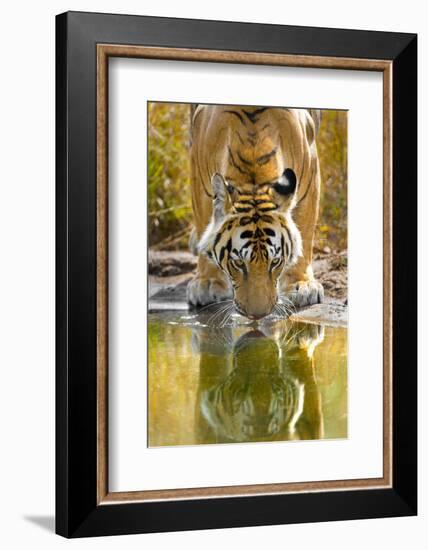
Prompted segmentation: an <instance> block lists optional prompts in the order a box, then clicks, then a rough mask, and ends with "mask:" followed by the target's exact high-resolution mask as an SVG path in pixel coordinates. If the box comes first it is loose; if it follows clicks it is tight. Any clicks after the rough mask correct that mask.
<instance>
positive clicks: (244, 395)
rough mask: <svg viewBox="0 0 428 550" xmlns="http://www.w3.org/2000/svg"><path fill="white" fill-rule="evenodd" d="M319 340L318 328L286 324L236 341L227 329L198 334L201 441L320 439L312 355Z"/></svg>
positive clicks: (318, 395) (320, 335)
mask: <svg viewBox="0 0 428 550" xmlns="http://www.w3.org/2000/svg"><path fill="white" fill-rule="evenodd" d="M323 337H324V332H323V328H322V327H320V326H318V325H306V324H297V323H290V322H287V321H283V322H281V323H279V324H277V325H275V329H274V331H273V333H272V334H269V331H267V330H266V329H264V331H263V332H262V331H261V330H250V331H247V332H246V333H245V334H243V335H241V336H240V337H239V338H238V339H237V340H236V341H235V342H234V343H232V333H231V331H230V329H218V330H217V332H216V334H215V335H213V329H210V330H209V332H207V333H204V332H199V333H198V346H199V353H200V378H199V391H198V399H197V404H196V409H197V410H196V418H197V430H198V439H199V442H200V443H239V442H241V443H242V442H256V441H287V440H298V439H300V440H305V439H322V438H323V433H324V430H323V417H322V407H321V396H320V392H319V390H318V387H317V383H316V377H315V372H314V360H313V352H314V350H315V348H316V346H317V345H318V344H319V343H320V342H321V341H322V340H323ZM228 348H229V353H230V349H231V348H232V354H231V360H230V361H229V362H228V361H226V360H225V359H226V357H225V355H227V354H228Z"/></svg>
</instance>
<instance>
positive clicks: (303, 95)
mask: <svg viewBox="0 0 428 550" xmlns="http://www.w3.org/2000/svg"><path fill="white" fill-rule="evenodd" d="M171 82H173V83H174V85H173V86H172V87H171V86H170V83H171ZM109 85H110V96H109V105H110V111H109V136H110V137H109V145H110V147H109V173H110V179H109V193H110V199H111V200H110V201H109V209H110V210H109V235H110V244H109V262H110V265H109V274H110V277H109V283H110V287H109V288H110V296H109V303H110V315H109V318H110V328H109V357H110V361H109V394H110V400H109V427H110V432H109V442H110V444H109V448H110V457H109V479H110V483H109V487H110V490H111V491H135V490H147V489H171V488H185V487H210V486H220V487H221V486H224V485H249V484H252V483H282V482H283V483H285V482H297V481H324V480H334V479H357V478H360V479H364V478H373V477H382V472H383V468H382V460H383V458H382V446H383V439H382V437H383V434H382V397H383V388H382V319H383V313H382V305H383V299H382V296H383V294H382V259H383V257H382V253H381V251H382V238H383V225H382V220H383V210H382V198H383V195H382V183H383V170H382V160H383V154H382V145H383V117H382V101H383V87H382V85H383V83H382V74H381V73H378V72H364V71H338V70H325V69H319V70H315V69H302V68H291V67H289V68H284V67H242V66H241V67H239V66H238V67H237V66H236V65H228V64H227V65H226V64H213V63H205V64H203V63H198V64H195V63H191V62H188V63H183V62H181V61H178V62H177V61H176V62H174V61H154V60H142V59H113V60H112V61H110V70H109ZM148 99H156V100H158V101H167V100H175V101H179V102H183V101H186V100H187V101H192V100H193V101H199V102H201V103H220V104H221V103H227V102H230V103H232V104H237V103H238V104H239V103H243V104H247V105H248V104H250V105H281V104H282V105H286V106H288V107H293V106H294V107H302V106H308V107H315V108H330V109H331V108H338V109H347V110H348V151H349V153H348V167H349V170H348V220H349V231H348V248H349V303H350V304H351V307H350V311H349V328H350V330H349V353H348V383H349V393H348V419H349V422H348V430H349V433H348V438H346V439H342V440H336V441H305V442H301V441H296V442H293V443H290V442H282V443H275V444H272V443H257V444H253V445H248V444H237V445H199V446H196V447H175V448H157V449H153V448H151V449H149V448H147V433H146V432H147V430H146V427H147V412H146V411H147V403H146V395H147V368H146V365H147V342H146V334H145V329H146V319H145V314H146V311H147V292H146V275H147V260H146V253H147V248H146V242H147V235H146V227H147V223H146V215H147V213H146V203H147V196H146V189H147V186H146V185H145V182H146V173H147V168H146V157H145V155H142V154H141V151H146V147H147V144H146V128H147V121H146V114H147V103H146V102H147V100H148ZM361 212H364V221H363V220H362V217H361ZM368 242H370V246H367V243H368ZM136 251H138V252H137V253H136ZM367 266H370V269H367ZM367 304H370V306H369V308H370V313H369V314H368V313H367ZM362 344H363V345H362ZM368 350H370V351H369V352H368ZM368 381H370V382H369V383H368ZM135 434H138V437H136V435H135ZM143 464H144V467H142V465H143ZM171 464H174V468H171V467H170V465H171ZM266 464H269V468H266V467H265V465H266Z"/></svg>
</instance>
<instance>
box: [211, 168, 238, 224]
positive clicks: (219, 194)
mask: <svg viewBox="0 0 428 550" xmlns="http://www.w3.org/2000/svg"><path fill="white" fill-rule="evenodd" d="M211 187H212V191H213V195H214V198H213V218H214V222H215V223H218V222H220V221H221V220H222V219H223V218H224V217H225V216H226V212H227V205H228V202H229V196H230V195H232V193H233V192H234V190H235V189H234V187H233V186H232V185H230V184H229V183H228V182H227V181H226V180H225V179H224V178H223V176H222V175H221V174H214V176H213V177H212V178H211Z"/></svg>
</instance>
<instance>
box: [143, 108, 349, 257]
mask: <svg viewBox="0 0 428 550" xmlns="http://www.w3.org/2000/svg"><path fill="white" fill-rule="evenodd" d="M189 123H190V106H189V105H185V104H180V103H149V147H148V151H149V153H148V154H149V162H148V181H149V193H148V197H149V235H150V245H151V246H153V247H155V248H161V249H165V250H173V249H177V248H182V249H186V248H187V245H188V244H187V243H188V237H189V233H190V229H191V222H192V207H191V198H190V178H189V175H190V162H189V152H188V149H189V141H190V124H189ZM317 145H318V153H319V158H320V166H321V175H322V187H321V208H320V217H319V220H318V228H317V234H316V242H315V246H316V248H318V249H324V248H325V247H329V248H330V249H332V250H340V249H344V248H346V246H347V113H346V111H323V116H322V121H321V127H320V130H319V135H318V138H317Z"/></svg>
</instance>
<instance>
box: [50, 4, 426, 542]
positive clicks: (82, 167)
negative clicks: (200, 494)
mask: <svg viewBox="0 0 428 550" xmlns="http://www.w3.org/2000/svg"><path fill="white" fill-rule="evenodd" d="M100 43H103V44H123V45H147V46H161V47H171V48H190V49H203V50H211V49H212V50H224V51H238V52H239V51H245V52H247V51H251V52H260V53H282V54H292V55H305V56H319V57H323V56H333V57H346V58H356V59H373V60H379V59H380V60H389V61H391V62H392V79H393V82H392V90H393V100H392V101H393V110H392V121H391V122H392V132H393V140H392V148H393V163H392V175H393V180H392V181H393V195H392V201H393V226H392V229H393V231H392V251H393V255H392V258H393V260H392V261H393V264H392V265H393V273H392V275H393V309H392V326H393V336H392V345H393V353H392V360H393V377H392V380H393V384H392V400H393V426H392V430H393V456H392V460H393V481H392V487H390V488H383V489H361V490H338V491H325V492H324V491H321V492H308V493H295V494H292V493H291V494H275V495H263V496H245V497H230V498H229V497H226V498H205V499H204V498H201V499H192V500H182V501H177V500H167V501H161V502H129V503H120V504H115V503H110V504H108V505H104V506H103V505H98V504H97V417H96V414H97V376H96V359H97V349H96V332H97V316H96V272H97V257H96V236H97V234H96V233H97V229H96V171H97V143H96V135H97V131H96V126H97V120H96V107H97V106H96V74H97V66H96V46H97V44H100ZM56 98H57V101H56V159H57V160H56V258H57V259H56V532H57V533H58V534H60V535H62V536H65V537H86V536H98V535H115V534H126V533H147V532H161V531H177V530H192V529H210V528H223V527H240V526H255V525H274V524H284V523H302V522H319V521H335V520H345V519H362V518H374V517H392V516H409V515H415V514H416V513H417V399H416V396H417V372H416V365H417V356H416V354H417V351H416V350H417V346H416V339H417V331H416V328H417V312H416V309H417V308H416V304H417V299H416V288H417V286H416V284H417V280H416V278H417V263H416V257H417V236H416V223H417V189H416V179H417V146H416V145H417V143H416V140H417V104H416V99H417V36H416V35H414V34H404V33H386V32H373V31H355V30H342V29H325V28H309V27H294V26H279V25H259V24H248V23H232V22H219V21H202V20H189V19H170V18H154V17H142V16H124V15H110V14H96V13H80V12H68V13H65V14H61V15H58V16H57V18H56ZM409 289H411V292H410V291H409ZM409 295H411V299H409Z"/></svg>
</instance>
